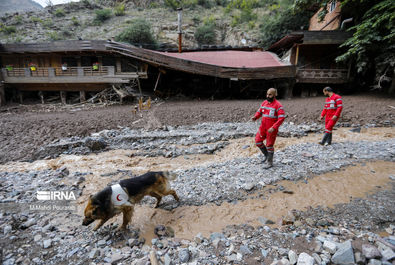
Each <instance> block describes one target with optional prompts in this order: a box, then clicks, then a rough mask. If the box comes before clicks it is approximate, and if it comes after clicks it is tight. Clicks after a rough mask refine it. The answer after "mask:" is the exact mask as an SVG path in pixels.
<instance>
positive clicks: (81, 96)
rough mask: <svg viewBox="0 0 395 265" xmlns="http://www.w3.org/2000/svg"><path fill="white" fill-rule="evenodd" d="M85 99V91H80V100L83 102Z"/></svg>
mask: <svg viewBox="0 0 395 265" xmlns="http://www.w3.org/2000/svg"><path fill="white" fill-rule="evenodd" d="M85 101H86V92H85V91H80V102H81V103H82V102H85Z"/></svg>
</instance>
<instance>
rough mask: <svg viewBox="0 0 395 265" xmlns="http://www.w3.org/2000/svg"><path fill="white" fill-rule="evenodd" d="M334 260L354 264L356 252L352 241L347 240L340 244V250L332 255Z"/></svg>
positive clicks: (336, 262) (343, 264)
mask: <svg viewBox="0 0 395 265" xmlns="http://www.w3.org/2000/svg"><path fill="white" fill-rule="evenodd" d="M331 260H332V262H333V263H335V264H340V265H347V264H354V263H355V260H354V253H353V250H352V246H351V241H346V242H344V243H342V244H340V245H339V246H338V250H337V251H336V253H335V254H334V255H333V256H332V259H331Z"/></svg>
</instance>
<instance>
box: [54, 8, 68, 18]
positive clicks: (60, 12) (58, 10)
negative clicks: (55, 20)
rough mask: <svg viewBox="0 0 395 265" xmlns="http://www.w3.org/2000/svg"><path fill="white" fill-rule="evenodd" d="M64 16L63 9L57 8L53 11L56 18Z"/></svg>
mask: <svg viewBox="0 0 395 265" xmlns="http://www.w3.org/2000/svg"><path fill="white" fill-rule="evenodd" d="M65 15H66V14H65V13H64V10H63V8H58V9H56V10H55V16H56V17H64V16H65Z"/></svg>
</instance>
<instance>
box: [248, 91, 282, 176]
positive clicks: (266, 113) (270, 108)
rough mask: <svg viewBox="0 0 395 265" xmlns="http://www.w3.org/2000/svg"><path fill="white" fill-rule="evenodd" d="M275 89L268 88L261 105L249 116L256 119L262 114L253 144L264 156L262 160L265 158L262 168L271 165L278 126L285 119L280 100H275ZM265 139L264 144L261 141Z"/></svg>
mask: <svg viewBox="0 0 395 265" xmlns="http://www.w3.org/2000/svg"><path fill="white" fill-rule="evenodd" d="M276 96H277V90H276V89H275V88H269V89H268V91H267V93H266V100H265V101H263V102H262V105H261V107H260V108H259V109H258V111H257V112H256V113H255V115H254V116H253V117H252V118H251V119H252V120H253V121H256V120H257V119H259V118H260V117H261V116H262V122H261V126H260V127H259V130H258V132H257V134H256V136H255V144H256V146H257V147H258V148H259V149H260V150H261V151H262V153H263V155H264V156H265V157H264V159H263V162H265V161H266V160H267V163H266V165H265V167H264V168H271V167H272V166H273V155H274V142H275V141H276V136H277V132H278V128H279V127H280V125H281V124H282V123H283V121H284V119H285V112H284V108H283V106H282V105H281V103H280V102H278V101H277V100H276ZM265 139H266V146H265V145H264V143H263V141H264V140H265Z"/></svg>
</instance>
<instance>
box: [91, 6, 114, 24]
mask: <svg viewBox="0 0 395 265" xmlns="http://www.w3.org/2000/svg"><path fill="white" fill-rule="evenodd" d="M111 15H112V13H111V9H108V8H106V9H100V10H96V17H95V20H94V22H95V24H97V25H100V24H101V23H103V22H104V21H106V20H107V19H109V18H110V17H111Z"/></svg>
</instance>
